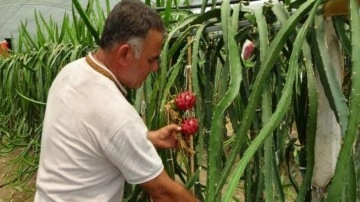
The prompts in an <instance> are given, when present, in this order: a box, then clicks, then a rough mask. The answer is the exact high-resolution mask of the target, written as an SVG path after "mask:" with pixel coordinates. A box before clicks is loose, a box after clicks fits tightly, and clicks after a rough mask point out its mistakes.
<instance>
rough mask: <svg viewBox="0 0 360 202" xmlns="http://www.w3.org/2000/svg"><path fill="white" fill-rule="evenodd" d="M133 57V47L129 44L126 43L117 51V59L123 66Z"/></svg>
mask: <svg viewBox="0 0 360 202" xmlns="http://www.w3.org/2000/svg"><path fill="white" fill-rule="evenodd" d="M131 56H132V54H131V47H130V45H129V44H127V43H125V44H120V45H119V46H118V48H117V51H116V57H117V58H119V62H120V63H121V64H126V63H128V61H129V59H130V57H131Z"/></svg>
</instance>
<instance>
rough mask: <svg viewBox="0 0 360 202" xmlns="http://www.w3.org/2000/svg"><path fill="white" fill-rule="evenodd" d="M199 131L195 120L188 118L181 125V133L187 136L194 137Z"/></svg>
mask: <svg viewBox="0 0 360 202" xmlns="http://www.w3.org/2000/svg"><path fill="white" fill-rule="evenodd" d="M198 130H199V122H198V120H197V119H196V118H194V117H192V118H188V119H185V120H183V122H182V123H181V133H182V134H184V135H187V136H191V135H194V134H195V133H197V131H198Z"/></svg>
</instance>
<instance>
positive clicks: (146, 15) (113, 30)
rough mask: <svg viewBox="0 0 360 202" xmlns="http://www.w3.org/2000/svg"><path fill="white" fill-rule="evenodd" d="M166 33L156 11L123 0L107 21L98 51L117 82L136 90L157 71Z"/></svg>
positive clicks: (138, 2) (135, 2)
mask: <svg viewBox="0 0 360 202" xmlns="http://www.w3.org/2000/svg"><path fill="white" fill-rule="evenodd" d="M165 34H166V28H165V25H164V23H163V21H162V19H161V17H160V16H159V15H158V13H157V12H155V11H154V10H152V9H151V8H150V7H148V6H147V5H145V4H144V3H142V2H140V1H138V0H123V1H122V2H120V3H119V4H117V5H116V6H115V7H114V9H113V10H112V11H111V12H110V14H109V16H108V18H107V19H106V22H105V26H104V30H103V34H102V37H101V40H100V48H101V49H102V50H103V51H104V52H105V54H106V57H107V60H109V61H105V62H106V63H107V66H108V68H109V69H110V71H112V73H113V74H114V75H115V76H116V77H117V79H118V80H119V81H120V82H121V83H122V84H123V85H125V86H126V87H128V88H133V89H137V88H139V87H140V86H141V85H142V83H143V81H144V80H145V79H146V77H147V76H148V74H149V73H150V72H151V71H157V69H158V58H159V55H160V52H161V48H162V42H163V39H164V35H165Z"/></svg>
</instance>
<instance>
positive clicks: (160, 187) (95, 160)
mask: <svg viewBox="0 0 360 202" xmlns="http://www.w3.org/2000/svg"><path fill="white" fill-rule="evenodd" d="M165 32H166V30H165V27H164V24H163V22H162V20H161V18H160V17H159V16H158V14H157V13H156V12H155V11H153V10H151V9H150V8H149V7H147V6H146V5H145V4H143V3H141V2H139V1H130V0H123V1H122V2H120V3H119V4H117V5H116V6H115V7H114V9H113V10H112V11H111V13H110V14H109V16H108V18H107V20H106V22H105V26H104V31H103V34H102V37H101V41H100V48H99V49H98V50H97V51H96V53H94V54H93V53H90V54H89V55H88V56H87V57H86V58H81V59H79V60H76V61H74V62H72V63H70V64H68V65H67V66H65V67H64V68H63V69H62V70H61V72H60V73H59V74H58V75H57V77H56V78H55V80H54V82H53V84H52V86H51V88H50V91H49V96H48V100H47V106H46V113H45V119H44V126H43V134H42V140H41V154H40V164H39V170H38V175H37V181H36V185H37V192H36V194H35V201H36V202H38V201H46V202H49V201H66V202H67V201H68V202H76V201H81V202H85V201H86V202H91V201H94V202H106V201H114V202H119V201H121V199H122V194H123V188H124V182H125V180H126V181H127V182H129V183H131V184H139V185H140V186H141V187H142V188H144V190H145V191H147V192H148V193H149V194H150V196H151V198H152V199H153V201H167V202H168V201H182V202H183V201H196V200H197V199H196V198H195V197H194V196H193V195H192V194H191V193H190V192H189V191H187V190H186V189H185V188H184V187H183V186H182V185H180V184H179V183H177V182H175V181H173V180H172V179H170V178H169V176H168V175H167V174H166V173H165V172H164V166H163V164H162V162H161V159H160V157H159V156H158V154H157V152H156V149H155V147H157V148H173V147H176V138H175V134H176V133H177V132H179V130H181V128H179V126H177V125H174V124H171V125H168V126H165V127H163V128H161V129H159V130H156V131H148V129H147V128H146V126H145V125H144V123H143V121H142V119H141V118H140V117H139V115H138V113H137V112H136V110H135V109H134V108H133V107H132V106H131V105H130V104H129V103H128V102H127V101H126V99H125V94H126V87H127V88H132V89H137V88H139V87H140V86H141V85H142V83H143V81H144V80H145V79H146V77H147V76H148V74H149V73H150V72H151V71H157V69H158V58H159V55H160V52H161V47H162V42H163V38H164V34H165Z"/></svg>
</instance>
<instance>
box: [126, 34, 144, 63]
mask: <svg viewBox="0 0 360 202" xmlns="http://www.w3.org/2000/svg"><path fill="white" fill-rule="evenodd" d="M143 41H144V40H143V39H142V38H139V37H133V38H131V39H129V40H128V41H127V43H128V44H129V45H130V46H131V47H132V48H134V50H135V57H136V59H139V57H140V53H141V51H142V46H143Z"/></svg>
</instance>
